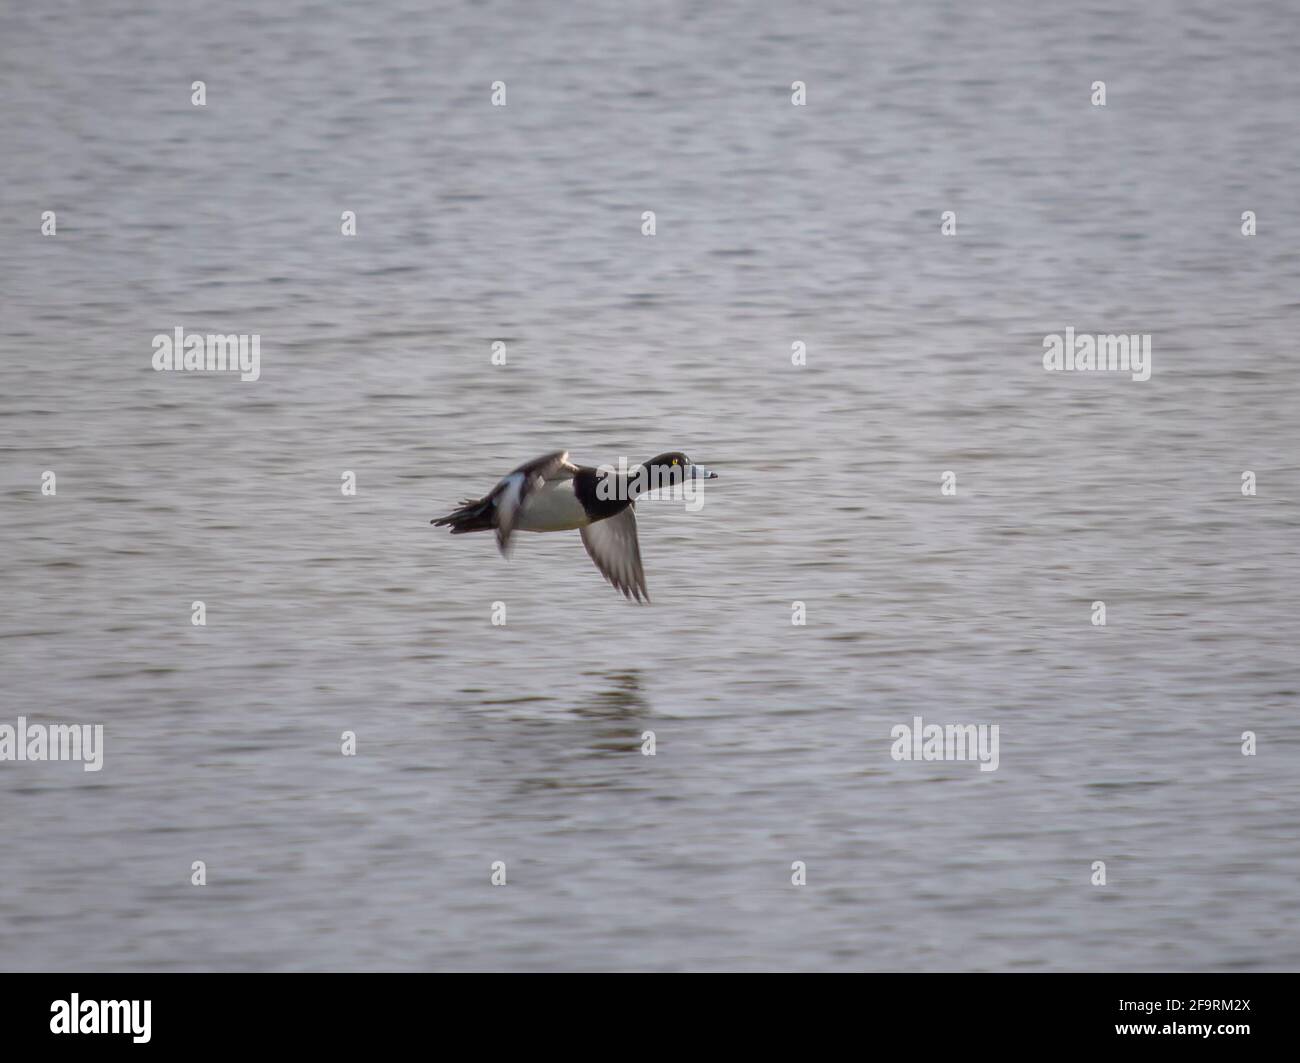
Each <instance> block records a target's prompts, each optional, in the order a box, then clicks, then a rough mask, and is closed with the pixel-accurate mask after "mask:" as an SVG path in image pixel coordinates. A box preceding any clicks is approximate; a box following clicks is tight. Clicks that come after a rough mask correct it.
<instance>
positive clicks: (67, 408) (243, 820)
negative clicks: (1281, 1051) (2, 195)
mask: <svg viewBox="0 0 1300 1063" xmlns="http://www.w3.org/2000/svg"><path fill="white" fill-rule="evenodd" d="M1298 34H1300V25H1298V24H1297V18H1296V16H1295V15H1294V14H1293V13H1291V12H1289V11H1283V10H1281V9H1278V8H1274V9H1269V8H1263V7H1259V6H1253V7H1249V8H1247V9H1242V10H1236V9H1232V10H1226V9H1225V10H1215V11H1214V12H1213V13H1212V14H1206V13H1201V12H1196V11H1193V10H1191V9H1188V8H1186V7H1185V6H1182V5H1172V4H1165V3H1156V4H1152V5H1146V6H1145V7H1143V8H1142V9H1140V10H1135V11H1133V12H1116V11H1113V10H1110V9H1105V10H1103V9H1102V8H1100V7H1098V6H1097V5H1095V4H1083V5H1077V4H1072V5H1065V4H1048V5H1046V6H1040V7H1039V8H1036V9H1035V10H1034V12H1033V13H1032V14H1027V13H1026V12H1025V10H1024V9H1022V8H1020V7H1017V6H1013V5H1001V4H994V5H993V6H992V7H990V6H988V5H981V6H979V7H978V8H976V7H971V6H965V7H962V6H958V7H956V8H951V7H950V6H947V5H945V6H931V5H916V4H912V3H886V4H883V5H874V6H872V8H871V9H870V11H868V10H866V9H865V8H860V7H855V6H853V5H841V6H838V7H837V6H835V5H830V4H818V5H812V6H811V7H810V6H809V5H800V6H799V7H798V8H795V7H790V8H788V9H783V8H778V7H765V8H763V9H762V10H761V11H760V10H758V9H751V8H748V7H747V8H743V9H742V8H741V7H740V6H739V5H735V4H731V3H722V4H713V5H708V6H705V7H699V6H697V5H687V4H669V5H667V6H666V7H661V8H657V9H656V13H655V15H654V16H653V17H651V16H647V15H644V14H637V13H636V12H630V11H628V10H627V9H626V8H625V6H624V5H621V4H614V3H612V2H611V3H598V4H596V5H594V6H593V5H583V6H582V8H581V9H580V10H579V9H575V10H574V11H572V12H556V11H548V12H547V13H546V14H545V15H539V14H538V13H537V12H532V11H530V12H529V13H528V16H527V17H524V15H523V14H522V13H521V12H512V11H509V10H506V9H502V8H499V7H491V8H485V7H483V6H481V5H461V6H452V7H448V8H446V9H440V10H439V11H438V12H436V13H434V12H431V11H429V10H427V5H426V6H421V5H417V4H414V3H406V2H403V0H390V2H384V3H379V4H367V5H365V6H364V7H351V8H350V7H347V6H334V7H329V8H320V7H318V6H317V7H312V8H310V10H309V9H308V7H307V6H306V5H303V6H302V7H301V8H300V9H299V10H297V11H296V12H293V13H286V14H285V15H283V16H280V15H277V17H275V18H270V17H268V16H267V15H266V14H265V13H264V12H263V11H261V10H260V9H258V8H256V7H254V6H248V7H247V8H245V9H241V8H240V7H239V6H235V7H231V6H229V5H218V6H211V5H209V6H204V5H199V6H197V7H194V8H193V9H192V10H188V11H184V12H182V11H179V10H177V11H173V10H171V9H168V10H166V11H160V10H150V9H147V8H140V7H132V6H131V5H127V4H123V3H117V2H111V3H105V4H99V5H94V6H86V7H83V8H81V9H79V10H78V11H77V12H76V13H75V14H73V15H69V14H68V13H66V12H56V11H52V10H47V9H45V8H43V7H41V6H40V5H35V6H28V7H27V8H24V9H22V10H16V11H15V12H14V13H13V14H12V15H10V16H6V22H5V31H4V33H3V34H0V39H2V40H3V43H2V44H0V48H2V49H3V52H4V65H5V70H6V73H7V74H8V77H7V79H6V93H5V99H4V103H3V105H0V140H2V141H3V143H4V144H5V149H6V150H5V151H4V152H3V153H0V182H2V183H3V187H4V188H5V190H6V203H7V206H8V207H9V209H8V210H7V211H6V212H5V214H4V217H3V218H0V225H3V226H4V227H5V235H6V240H5V254H4V256H3V257H4V262H3V263H2V264H0V270H3V275H2V276H0V287H3V290H4V292H5V313H4V315H3V319H0V448H2V449H3V456H4V457H3V461H0V510H2V511H3V512H2V519H0V528H2V529H3V531H0V535H3V537H4V542H3V550H4V555H5V562H4V583H5V588H4V589H5V604H4V607H3V609H2V610H0V674H3V677H4V681H3V684H0V686H2V688H3V702H4V714H3V716H0V722H4V721H5V720H7V721H9V722H10V723H12V722H13V721H14V720H15V719H16V718H17V716H19V715H26V716H28V717H29V718H32V719H41V720H44V721H46V722H59V721H68V722H88V723H103V724H104V727H105V741H106V751H105V760H104V769H103V771H102V772H99V773H97V774H93V775H88V774H86V773H84V772H82V771H80V768H79V766H78V765H75V764H45V765H39V764H14V763H3V764H0V802H2V803H3V808H4V812H5V814H4V816H3V817H0V844H2V847H3V851H4V852H6V853H9V854H21V858H20V859H19V858H14V859H11V860H9V861H7V863H6V867H5V876H4V877H5V884H6V885H5V889H4V890H3V891H0V967H4V968H7V969H32V968H53V969H70V968H71V969H75V968H87V967H89V968H92V969H98V970H110V969H111V970H132V969H154V968H161V969H193V968H253V969H259V970H262V969H331V968H353V967H359V968H364V969H409V968H426V967H436V968H498V967H505V968H511V969H529V970H533V969H547V968H555V967H558V968H565V969H569V968H601V969H624V968H651V969H683V968H684V969H706V968H719V967H725V968H741V969H772V968H780V969H791V968H832V969H852V968H886V969H898V968H905V969H912V968H919V969H941V968H979V969H1017V970H1043V969H1060V968H1070V969H1079V968H1083V969H1104V970H1111V969H1134V968H1141V969H1148V968H1152V967H1157V968H1179V969H1203V968H1215V969H1244V968H1286V967H1294V966H1295V965H1296V964H1297V963H1298V962H1300V944H1298V943H1297V940H1296V935H1295V933H1294V931H1292V930H1290V929H1288V928H1290V927H1293V926H1294V925H1295V923H1296V920H1295V919H1294V918H1293V917H1294V915H1295V910H1296V900H1295V887H1294V884H1295V881H1296V877H1297V874H1298V873H1300V855H1298V854H1297V850H1296V848H1295V845H1294V823H1295V819H1296V813H1297V800H1298V798H1300V782H1298V781H1297V773H1296V772H1295V771H1294V770H1293V765H1294V756H1293V755H1292V754H1293V751H1294V750H1295V749H1296V748H1297V743H1300V728H1298V726H1297V724H1296V722H1295V712H1294V709H1295V698H1296V691H1297V689H1298V686H1300V680H1298V679H1297V674H1296V667H1295V663H1294V658H1295V653H1294V647H1295V644H1296V642H1297V636H1298V635H1300V630H1298V621H1297V615H1298V613H1297V609H1296V601H1295V588H1296V585H1297V579H1296V577H1297V575H1298V574H1300V564H1297V546H1296V544H1297V541H1298V537H1297V530H1298V525H1300V520H1298V518H1297V508H1296V504H1295V501H1294V500H1295V498H1296V496H1297V488H1300V467H1298V465H1297V460H1296V446H1295V444H1296V439H1297V437H1296V429H1295V412H1294V411H1295V409H1296V408H1297V406H1298V405H1300V401H1298V400H1300V394H1297V390H1298V388H1297V378H1296V376H1295V374H1294V372H1293V371H1292V370H1291V368H1290V365H1289V362H1288V359H1287V357H1286V352H1288V351H1290V350H1291V349H1292V347H1293V346H1294V333H1295V320H1296V314H1295V310H1296V303H1295V291H1296V290H1297V281H1298V280H1300V277H1298V276H1297V273H1298V269H1300V267H1298V265H1297V258H1296V256H1295V254H1294V240H1293V238H1292V236H1291V235H1290V234H1294V233H1295V232H1296V231H1300V202H1298V201H1297V197H1296V196H1295V195H1294V191H1295V188H1294V175H1295V173H1296V172H1297V171H1298V170H1300V158H1298V157H1297V155H1298V154H1300V142H1298V141H1297V139H1296V138H1295V137H1294V136H1292V135H1290V133H1291V127H1292V125H1293V120H1292V116H1293V115H1294V113H1295V111H1296V105H1297V100H1298V98H1300V73H1298V72H1297V67H1296V64H1295V62H1294V50H1295V43H1296V40H1297V39H1298V38H1297V35H1298ZM216 40H219V41H222V42H224V43H225V44H226V47H225V48H224V49H223V52H222V60H221V64H220V66H219V67H214V60H213V57H212V55H211V50H210V47H209V43H208V42H211V41H216ZM1152 42H1158V43H1152ZM557 56H563V57H564V62H563V63H562V64H560V65H559V66H557V64H556V57H557ZM160 70H161V71H176V70H181V71H185V73H184V75H183V77H182V78H181V81H182V82H183V83H182V84H176V83H173V82H174V79H171V80H169V78H168V77H167V76H165V75H160V73H159V71H160ZM190 71H194V72H195V73H194V74H193V75H191V74H190V73H189V72H190ZM205 73H206V74H207V77H206V79H205V80H206V81H207V82H208V103H207V106H206V107H205V108H195V107H193V106H191V104H190V102H189V87H188V86H189V82H190V80H192V78H193V77H200V76H202V75H203V74H205ZM1098 78H1105V79H1106V80H1107V81H1108V88H1109V93H1108V96H1109V102H1108V105H1107V107H1106V108H1104V109H1100V108H1094V107H1092V106H1090V105H1089V104H1088V97H1089V86H1090V85H1091V82H1092V81H1093V80H1096V79H1098ZM498 79H503V80H505V81H507V83H508V84H509V104H508V106H507V107H506V108H495V109H494V108H492V107H491V106H490V103H489V102H488V101H489V93H488V91H487V88H486V87H487V86H489V85H490V84H491V82H492V81H494V80H498ZM796 79H799V80H804V81H805V82H806V83H807V85H808V106H806V107H802V108H795V107H792V106H791V105H790V102H789V88H788V86H789V85H790V83H791V82H792V81H793V80H796ZM1207 85H1209V86H1212V87H1213V90H1214V91H1212V92H1207V91H1205V86H1207ZM50 209H53V210H56V211H57V213H58V219H59V220H58V235H57V236H56V237H53V238H49V237H42V236H40V235H39V232H38V229H37V226H36V222H35V219H39V218H40V217H41V214H42V212H43V211H46V210H50ZM1246 209H1252V210H1255V211H1256V212H1257V214H1258V217H1259V219H1260V230H1259V235H1258V236H1257V237H1254V238H1244V237H1242V236H1241V235H1240V232H1239V224H1240V223H1239V220H1238V219H1239V218H1240V215H1241V212H1242V211H1243V210H1246ZM345 210H351V211H354V212H355V213H356V216H357V235H356V236H355V237H343V236H342V235H341V233H340V229H339V220H340V217H341V214H342V212H343V211H345ZM645 210H654V211H656V215H657V231H656V235H655V236H654V237H653V238H648V237H644V236H642V235H641V229H640V226H641V215H642V212H643V211H645ZM944 210H953V211H955V212H956V214H957V218H958V222H957V225H958V230H957V235H956V236H955V237H944V236H942V235H941V234H940V215H941V212H942V211H944ZM177 327H181V328H184V329H186V330H187V331H190V332H202V333H207V332H214V333H222V334H249V335H252V334H258V335H260V336H261V347H260V351H261V363H260V378H259V379H258V380H257V381H256V382H255V383H252V382H249V383H241V382H239V381H238V380H232V379H225V378H217V377H205V376H203V375H201V374H194V373H155V372H153V371H152V370H151V369H150V357H151V353H152V352H151V348H150V340H151V338H152V337H153V336H154V335H155V334H157V333H159V332H167V331H170V330H173V329H175V328H177ZM1066 328H1074V329H1075V330H1076V331H1078V332H1080V333H1085V332H1086V333H1112V332H1114V333H1121V332H1122V333H1149V334H1150V335H1151V337H1152V358H1153V372H1152V375H1151V378H1150V379H1149V380H1147V381H1144V382H1134V381H1131V380H1128V379H1127V378H1124V379H1120V378H1119V377H1118V376H1116V377H1114V378H1112V377H1111V376H1109V375H1106V374H1094V375H1088V374H1077V373H1044V372H1043V370H1042V364H1041V358H1042V341H1043V338H1044V337H1045V336H1047V335H1050V334H1055V333H1060V332H1062V331H1063V330H1064V329H1066ZM497 340H500V341H502V342H504V344H505V345H506V350H507V364H506V365H504V366H494V365H492V363H491V360H490V358H491V353H492V346H491V345H492V343H493V342H494V341H497ZM796 343H802V344H803V345H804V348H805V349H806V353H807V364H806V365H805V366H802V367H798V366H795V365H792V363H791V351H792V350H793V349H794V348H793V345H794V344H796ZM557 447H567V448H569V449H570V450H571V451H572V452H573V454H574V457H575V458H576V459H578V460H580V461H583V462H587V463H593V464H595V463H602V462H614V463H616V462H617V461H618V459H619V458H620V457H621V456H627V457H628V458H630V459H631V460H639V459H642V458H644V457H645V456H646V455H649V454H654V453H659V452H662V451H664V450H668V449H684V450H686V451H687V452H688V453H690V454H691V455H692V456H693V457H696V458H697V459H698V460H700V461H701V462H702V463H704V464H706V465H708V466H710V467H713V468H717V469H718V470H719V471H720V472H721V473H722V478H721V479H719V480H718V481H717V482H716V484H714V483H712V482H711V483H710V486H709V490H708V492H707V493H706V498H705V504H704V505H703V507H702V508H701V509H700V510H699V511H698V512H686V511H685V509H684V507H683V506H682V505H680V504H672V503H668V502H655V501H653V500H646V501H644V502H643V503H641V504H639V506H638V523H639V526H640V537H641V547H642V552H643V555H644V560H645V567H646V574H647V578H648V582H649V586H650V591H651V593H652V595H653V598H654V604H653V605H650V606H644V607H637V606H634V605H632V604H630V603H628V602H625V601H624V600H623V599H622V598H621V597H620V596H619V595H617V594H616V593H615V592H613V591H612V590H611V589H610V588H609V587H608V586H607V585H606V584H605V583H604V582H603V581H602V579H601V578H600V576H599V574H598V573H597V572H596V571H595V570H594V568H593V566H592V565H591V563H590V561H589V559H588V558H587V556H586V554H585V552H584V551H583V548H582V545H581V542H580V541H579V539H578V536H577V535H576V534H573V535H567V534H566V535H554V536H530V537H527V539H526V541H524V542H522V543H520V544H519V548H518V549H517V550H516V551H515V555H514V557H513V559H512V560H510V561H509V562H507V561H505V560H503V559H502V558H500V557H499V556H498V555H497V552H496V549H495V546H494V544H493V542H492V540H491V538H490V537H488V536H464V537H457V538H452V537H450V536H447V535H445V534H442V533H440V532H438V531H437V530H435V529H431V528H430V527H429V525H428V523H427V522H428V519H429V517H430V516H432V515H434V514H437V513H441V512H446V511H447V509H448V507H449V506H451V505H453V504H455V502H457V501H458V500H459V499H460V498H462V497H465V496H466V495H467V494H476V493H479V492H482V491H485V490H486V489H487V488H489V487H490V486H491V485H492V483H493V482H494V481H495V479H496V478H497V477H498V476H499V475H501V474H502V473H503V472H505V471H508V470H509V469H511V468H514V467H515V466H516V465H518V464H519V463H520V462H521V461H523V460H525V459H527V458H529V457H531V456H534V455H536V454H541V453H545V452H547V451H549V450H553V449H556V448H557ZM46 470H53V471H55V472H56V473H57V477H58V480H57V483H58V489H57V494H56V495H54V496H42V495H41V494H40V493H39V484H40V481H41V476H42V473H43V472H45V471H46ZM948 470H951V471H953V472H954V473H955V476H956V483H957V488H958V489H957V494H956V495H955V496H944V495H942V494H941V493H940V490H939V487H940V482H941V476H942V474H943V473H944V472H945V471H948ZM1245 470H1251V471H1254V472H1255V473H1256V474H1257V478H1258V485H1259V486H1258V493H1257V495H1256V496H1254V497H1245V496H1243V495H1242V494H1241V492H1240V483H1241V476H1242V473H1243V471H1245ZM345 471H350V472H352V473H354V474H355V476H356V482H357V493H356V494H355V496H346V495H343V494H342V493H341V491H340V488H339V485H340V480H341V476H342V474H343V473H344V472H345ZM1098 600H1102V601H1105V602H1106V604H1107V610H1108V622H1107V625H1106V626H1105V627H1104V628H1103V627H1094V626H1093V625H1092V624H1091V623H1090V622H1089V616H1090V611H1091V608H1092V603H1093V602H1094V601H1098ZM194 601H203V602H204V603H205V605H206V610H207V624H206V626H204V627H195V626H193V625H192V624H191V623H190V615H191V610H192V603H193V602H194ZM495 602H504V603H507V604H508V608H509V623H508V624H506V625H505V626H503V627H497V626H493V625H492V623H491V621H490V617H491V613H492V609H493V603H495ZM794 602H801V603H803V607H804V611H805V613H806V623H805V624H803V625H796V624H792V622H791V619H792V603H794ZM916 715H920V716H922V717H923V718H924V719H925V720H926V721H935V722H942V723H971V724H977V725H978V724H997V725H998V726H999V728H1000V735H1001V739H1000V741H1001V747H1000V762H999V767H998V770H997V771H996V772H992V773H982V772H980V771H979V770H978V766H977V765H972V764H961V763H932V762H931V763H925V762H922V763H910V764H900V763H895V762H894V761H892V760H891V759H890V757H889V749H890V746H891V739H890V729H891V728H892V727H893V726H894V725H895V724H898V723H909V722H910V721H911V719H912V718H913V716H916ZM647 731H652V732H654V742H655V755H654V756H645V755H643V754H642V745H643V741H644V740H643V738H642V736H643V735H644V734H645V733H646V732H647ZM1244 731H1251V732H1254V733H1255V734H1256V735H1257V737H1258V743H1259V755H1257V756H1255V757H1243V756H1241V754H1240V751H1239V750H1240V743H1241V735H1242V732H1244ZM344 732H352V733H354V734H355V735H356V742H357V746H356V755H355V756H343V755H341V752H340V748H341V744H342V739H341V736H342V735H343V733H344ZM195 860H203V861H205V863H206V864H207V867H208V883H209V884H208V885H207V886H206V887H204V888H203V889H202V890H199V889H197V888H195V887H192V886H190V885H189V876H190V867H191V865H192V863H193V862H194V861H195ZM497 860H500V861H503V862H504V863H505V864H506V865H507V866H508V868H509V885H508V886H507V887H505V888H504V889H503V888H494V887H492V886H491V885H489V869H490V866H491V864H492V863H493V861H497ZM796 860H798V861H803V862H804V863H805V864H806V866H807V869H808V884H807V885H806V886H804V887H800V888H796V887H793V886H791V885H790V874H791V872H790V868H791V864H792V863H793V862H794V861H796ZM1097 860H1104V861H1106V863H1107V867H1108V878H1109V885H1108V886H1106V887H1105V888H1104V889H1100V888H1097V887H1093V886H1091V885H1090V884H1089V878H1090V875H1091V870H1090V869H1091V867H1092V864H1093V863H1094V861H1097ZM1229 911H1230V912H1231V913H1232V915H1231V918H1230V919H1224V918H1223V913H1224V912H1229ZM1189 928H1191V929H1189Z"/></svg>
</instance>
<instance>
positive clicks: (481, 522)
mask: <svg viewBox="0 0 1300 1063" xmlns="http://www.w3.org/2000/svg"><path fill="white" fill-rule="evenodd" d="M495 517H496V513H495V511H494V507H493V505H492V503H491V502H490V501H488V500H487V499H486V498H467V499H465V501H464V502H462V503H461V504H460V508H459V509H457V510H453V511H452V512H451V513H448V514H447V515H446V516H445V517H435V518H434V519H433V520H431V521H429V523H430V524H432V525H433V526H434V527H436V528H450V529H451V534H452V535H464V534H465V533H466V532H475V531H490V530H491V528H492V526H493V523H494V520H495Z"/></svg>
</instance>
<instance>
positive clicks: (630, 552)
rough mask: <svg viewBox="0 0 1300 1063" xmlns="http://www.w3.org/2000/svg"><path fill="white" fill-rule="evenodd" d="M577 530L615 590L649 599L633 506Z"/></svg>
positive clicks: (589, 553) (627, 596)
mask: <svg viewBox="0 0 1300 1063" xmlns="http://www.w3.org/2000/svg"><path fill="white" fill-rule="evenodd" d="M579 533H580V534H581V535H582V545H583V546H585V547H586V548H587V553H588V555H589V556H590V557H591V559H592V560H593V561H594V562H596V567H597V568H598V569H600V574H601V575H602V576H604V577H605V578H606V579H607V580H609V582H610V583H612V584H613V585H614V589H615V590H619V591H622V592H623V596H624V597H625V598H635V599H636V600H637V601H638V602H639V601H641V600H642V598H643V597H644V599H645V600H646V601H647V602H648V601H649V600H650V593H649V591H647V590H646V586H645V571H644V570H643V569H642V568H641V544H640V543H639V542H638V541H637V537H636V511H635V509H634V508H633V507H632V506H628V507H627V509H624V510H620V511H619V512H618V513H616V514H614V516H612V517H607V518H605V519H604V520H598V521H596V523H594V524H588V525H587V526H586V527H585V528H580V529H579Z"/></svg>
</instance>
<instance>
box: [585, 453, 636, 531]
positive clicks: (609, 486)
mask: <svg viewBox="0 0 1300 1063" xmlns="http://www.w3.org/2000/svg"><path fill="white" fill-rule="evenodd" d="M606 477H608V483H606V484H605V486H604V487H601V486H599V485H600V483H601V481H603V480H605V479H606ZM573 493H574V494H576V495H577V496H578V501H579V502H581V503H582V508H583V509H585V510H586V511H587V512H588V513H589V514H591V516H592V519H594V520H604V519H605V518H607V517H612V516H614V514H615V513H622V512H623V510H625V509H627V507H628V506H630V505H631V504H632V499H631V498H629V497H628V492H627V485H626V484H623V485H622V490H620V485H619V482H618V473H615V472H609V473H603V472H601V471H600V470H599V469H592V468H588V467H586V466H584V467H582V468H580V469H579V470H578V471H577V473H576V474H575V475H574V477H573ZM602 496H604V497H602ZM620 496H621V497H620Z"/></svg>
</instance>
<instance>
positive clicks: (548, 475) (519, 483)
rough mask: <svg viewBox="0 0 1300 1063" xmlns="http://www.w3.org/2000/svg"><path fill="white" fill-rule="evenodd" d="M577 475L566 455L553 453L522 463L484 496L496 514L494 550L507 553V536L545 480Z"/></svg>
mask: <svg viewBox="0 0 1300 1063" xmlns="http://www.w3.org/2000/svg"><path fill="white" fill-rule="evenodd" d="M577 471H578V467H577V466H576V465H570V464H569V452H568V451H567V450H557V451H555V452H554V453H552V454H545V455H543V456H542V457H540V458H534V459H533V460H532V461H527V462H524V464H523V465H520V466H519V468H517V469H516V470H515V471H514V472H512V473H511V474H510V475H509V476H507V477H505V479H503V480H502V481H501V482H500V483H499V484H497V485H496V487H495V488H493V489H492V493H491V494H490V495H488V498H489V499H490V500H491V502H492V504H493V505H494V506H496V510H497V547H498V548H499V549H500V551H501V552H502V553H503V554H505V553H508V552H509V549H510V533H511V532H513V531H514V529H515V521H516V519H517V518H518V516H519V511H520V509H521V508H522V507H523V504H524V501H525V500H526V499H527V498H528V496H529V495H530V494H532V493H533V492H534V491H536V490H537V489H538V488H539V487H541V486H542V484H544V483H546V481H547V480H571V479H572V478H573V474H574V473H576V472H577Z"/></svg>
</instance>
